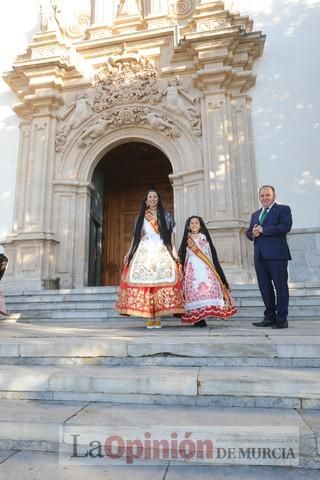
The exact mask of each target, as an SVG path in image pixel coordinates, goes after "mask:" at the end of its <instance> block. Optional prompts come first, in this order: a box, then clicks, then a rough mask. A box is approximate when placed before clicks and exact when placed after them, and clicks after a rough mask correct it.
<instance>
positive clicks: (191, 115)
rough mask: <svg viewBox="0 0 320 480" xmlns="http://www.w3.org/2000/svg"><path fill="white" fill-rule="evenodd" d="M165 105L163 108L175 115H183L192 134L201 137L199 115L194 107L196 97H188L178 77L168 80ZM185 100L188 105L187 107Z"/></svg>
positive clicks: (196, 100)
mask: <svg viewBox="0 0 320 480" xmlns="http://www.w3.org/2000/svg"><path fill="white" fill-rule="evenodd" d="M165 94H166V103H165V108H166V109H167V110H168V111H169V112H172V113H175V114H177V115H181V114H183V115H184V116H185V117H186V119H187V120H188V121H189V123H190V125H191V127H192V129H193V131H194V133H195V134H196V135H197V136H200V135H201V115H200V113H199V112H198V110H197V109H196V108H195V107H194V105H195V104H196V103H197V102H198V101H199V99H198V98H197V97H192V96H191V95H189V94H188V93H187V92H186V91H185V89H184V88H183V87H182V86H181V85H180V81H179V78H178V77H174V78H173V79H171V80H169V82H168V88H167V90H166V91H165ZM185 100H186V101H187V102H188V103H189V105H188V106H187V105H186V103H185Z"/></svg>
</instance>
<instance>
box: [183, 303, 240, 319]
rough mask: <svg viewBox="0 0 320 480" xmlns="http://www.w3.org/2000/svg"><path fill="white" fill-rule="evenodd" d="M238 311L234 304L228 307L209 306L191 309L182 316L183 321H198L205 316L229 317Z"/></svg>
mask: <svg viewBox="0 0 320 480" xmlns="http://www.w3.org/2000/svg"><path fill="white" fill-rule="evenodd" d="M236 313H237V308H236V307H235V306H234V305H230V306H227V307H218V306H212V305H211V306H207V307H202V308H197V309H196V310H190V311H188V312H186V313H185V314H184V315H183V316H182V319H181V321H182V323H197V322H200V320H203V319H204V318H210V317H216V318H228V317H232V316H233V315H235V314H236Z"/></svg>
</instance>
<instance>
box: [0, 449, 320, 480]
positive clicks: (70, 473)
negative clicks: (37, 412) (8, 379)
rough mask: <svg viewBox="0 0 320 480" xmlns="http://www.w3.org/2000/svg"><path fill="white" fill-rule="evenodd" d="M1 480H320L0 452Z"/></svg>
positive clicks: (249, 470) (261, 470)
mask: <svg viewBox="0 0 320 480" xmlns="http://www.w3.org/2000/svg"><path fill="white" fill-rule="evenodd" d="M1 462H2V464H1V473H2V475H3V477H2V478H3V480H16V479H17V478H21V479H23V480H43V479H44V478H45V479H47V480H57V479H59V480H87V479H90V480H127V479H130V480H149V479H150V478H152V479H153V480H194V479H195V478H197V479H198V480H222V479H223V480H257V479H259V480H305V479H308V480H319V472H318V471H317V470H315V469H311V468H294V467H272V466H263V467H261V466H244V465H233V466H223V465H212V466H199V465H186V466H182V465H174V464H173V462H166V463H164V464H162V465H152V466H149V465H148V466H146V465H134V466H132V465H129V466H122V467H119V466H105V467H102V466H98V467H96V466H94V465H90V466H89V467H88V466H87V465H84V466H74V465H71V466H67V465H59V457H58V454H57V453H55V452H32V451H8V450H7V451H3V452H0V463H1Z"/></svg>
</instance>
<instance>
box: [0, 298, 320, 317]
mask: <svg viewBox="0 0 320 480" xmlns="http://www.w3.org/2000/svg"><path fill="white" fill-rule="evenodd" d="M9 300H10V301H9V302H8V301H7V302H6V303H7V307H8V309H9V310H10V311H12V312H15V311H32V312H33V311H38V310H46V311H50V310H54V311H67V310H77V311H78V310H101V309H106V310H108V309H113V310H114V307H115V299H109V300H108V299H107V300H103V299H100V300H91V299H90V300H89V299H86V298H85V297H82V299H81V301H76V300H71V299H69V298H68V299H67V300H62V298H61V297H57V301H55V300H54V301H52V299H51V301H50V302H49V301H47V300H44V301H42V300H41V299H38V300H37V301H34V299H32V300H31V299H28V301H27V302H26V301H25V299H23V298H22V297H20V298H19V301H14V302H13V301H12V300H11V299H9ZM235 303H236V305H237V306H239V307H263V302H262V300H261V298H258V297H257V298H253V297H245V298H235ZM289 306H290V307H297V306H298V307H314V306H316V307H318V308H319V313H320V296H319V297H317V296H309V297H304V296H299V297H292V298H291V299H290V304H289Z"/></svg>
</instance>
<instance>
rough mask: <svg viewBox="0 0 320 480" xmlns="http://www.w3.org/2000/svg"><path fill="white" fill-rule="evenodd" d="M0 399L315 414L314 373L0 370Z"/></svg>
mask: <svg viewBox="0 0 320 480" xmlns="http://www.w3.org/2000/svg"><path fill="white" fill-rule="evenodd" d="M0 398H13V399H14V398H22V399H23V398H24V399H48V400H82V401H112V402H120V403H135V402H141V403H147V404H148V403H159V404H172V405H175V404H184V403H187V404H190V405H196V404H197V405H221V404H225V403H226V404H227V405H231V406H232V405H240V406H267V405H269V406H273V407H274V408H279V407H283V406H287V407H290V408H318V409H319V408H320V370H319V369H317V368H300V369H294V368H292V369H290V368H267V367H246V368H244V367H237V368H233V367H215V368H212V367H200V368H197V367H149V366H148V367H144V368H141V367H132V366H126V367H108V368H106V367H101V366H93V367H88V366H83V367H78V366H73V367H59V366H43V365H42V366H38V365H36V366H26V365H3V366H2V368H1V376H0ZM226 399H228V400H227V402H226ZM228 402H229V403H228Z"/></svg>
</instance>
